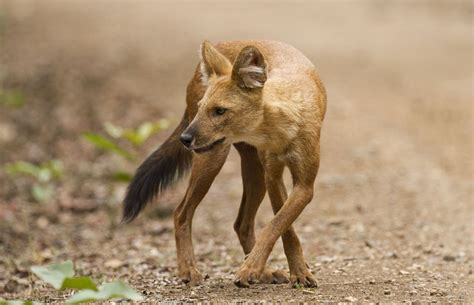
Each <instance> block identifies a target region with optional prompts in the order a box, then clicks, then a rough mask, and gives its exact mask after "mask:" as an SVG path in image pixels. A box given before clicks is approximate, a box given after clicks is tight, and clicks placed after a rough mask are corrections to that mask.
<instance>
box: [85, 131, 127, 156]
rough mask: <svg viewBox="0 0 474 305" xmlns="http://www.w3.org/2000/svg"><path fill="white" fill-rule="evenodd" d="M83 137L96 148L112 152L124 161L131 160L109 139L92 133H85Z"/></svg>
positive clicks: (125, 152)
mask: <svg viewBox="0 0 474 305" xmlns="http://www.w3.org/2000/svg"><path fill="white" fill-rule="evenodd" d="M83 137H84V139H86V140H87V141H89V142H90V143H92V144H94V145H95V146H96V147H97V148H100V149H103V150H106V151H111V152H114V153H116V154H118V155H120V156H122V157H124V158H126V159H132V156H131V155H130V154H129V153H128V152H127V151H125V150H124V149H122V148H120V147H119V146H118V145H117V144H115V143H113V142H112V141H110V140H109V139H106V138H104V137H103V136H101V135H98V134H95V133H92V132H86V133H84V134H83Z"/></svg>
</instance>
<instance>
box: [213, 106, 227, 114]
mask: <svg viewBox="0 0 474 305" xmlns="http://www.w3.org/2000/svg"><path fill="white" fill-rule="evenodd" d="M226 111H227V109H225V108H222V107H216V108H214V114H215V115H223V114H224V113H225V112H226Z"/></svg>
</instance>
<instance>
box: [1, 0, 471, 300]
mask: <svg viewBox="0 0 474 305" xmlns="http://www.w3.org/2000/svg"><path fill="white" fill-rule="evenodd" d="M39 3H40V1H37V2H30V1H16V0H15V1H4V2H0V12H3V13H2V14H0V15H1V16H2V17H1V19H0V20H1V21H2V22H1V24H2V26H1V28H0V29H1V36H0V39H1V40H2V41H3V42H2V43H1V44H0V70H1V72H2V73H1V77H0V85H1V86H3V87H4V88H7V89H16V90H21V91H22V92H24V94H25V96H26V100H27V102H26V105H25V106H24V107H22V108H14V109H13V108H12V109H10V108H5V107H3V108H0V110H1V111H0V164H4V163H6V162H11V161H16V160H28V161H31V162H40V161H44V160H48V159H51V158H57V159H61V160H62V161H63V163H64V165H65V178H64V179H63V180H62V181H61V182H59V183H57V185H56V187H57V191H56V193H55V196H54V197H53V198H52V199H51V200H50V201H48V202H45V203H42V204H38V203H34V202H32V200H31V198H29V196H28V187H29V186H30V185H31V183H32V182H31V181H30V180H29V179H23V178H17V179H12V178H10V177H9V176H7V175H6V174H5V173H4V172H3V171H0V180H1V183H0V297H2V298H6V299H13V298H23V299H25V298H29V299H34V300H38V301H43V302H46V303H51V302H61V301H62V300H64V298H65V297H67V296H69V295H70V294H71V291H65V292H56V291H54V290H53V289H52V288H50V287H48V286H47V285H45V284H43V283H41V281H40V280H39V279H37V278H36V277H34V276H33V275H31V274H30V273H29V267H30V266H31V265H36V264H47V263H50V262H61V261H64V260H68V259H70V260H73V261H74V262H75V266H76V270H77V272H78V273H79V274H83V275H90V276H91V277H93V278H94V279H95V280H97V281H105V280H112V279H121V280H123V281H125V282H128V283H129V284H130V285H131V286H132V287H134V288H135V289H136V290H138V291H139V292H141V293H142V294H143V295H144V296H145V297H146V301H149V302H153V303H155V302H158V301H161V302H177V301H179V302H186V303H187V302H196V301H219V302H233V303H235V302H245V301H252V302H260V301H273V302H280V301H281V302H283V301H284V302H305V301H318V302H357V301H358V302H404V301H412V302H414V301H420V302H440V303H458V302H463V303H469V302H474V296H473V292H472V290H473V289H472V288H473V279H474V276H473V240H472V239H473V238H472V236H473V235H472V232H473V222H472V218H473V216H474V211H473V164H472V160H473V158H472V156H473V148H474V147H473V142H472V139H473V126H472V119H473V108H472V100H473V91H472V84H473V76H472V67H473V62H472V52H473V46H472V20H473V19H472V17H473V9H472V3H471V2H469V1H466V2H463V1H445V2H444V1H431V2H422V1H416V2H410V4H409V3H407V2H393V1H384V2H376V1H373V2H372V1H360V2H357V3H355V2H346V1H333V2H326V1H323V2H308V3H305V2H298V3H297V4H294V3H279V4H269V3H266V4H263V3H255V4H252V5H251V6H250V5H249V3H237V2H228V3H208V2H206V3H201V4H198V3H179V4H171V3H168V4H166V3H153V2H144V1H143V2H139V3H135V2H134V3H133V4H132V3H131V2H127V1H122V2H113V3H112V2H107V1H100V2H79V1H77V2H68V3H61V2H54V1H41V5H40V4H39ZM235 38H266V39H275V40H282V41H286V42H289V43H291V44H293V45H294V46H296V47H297V48H299V49H301V50H302V51H303V52H304V53H305V54H307V56H308V57H309V58H310V59H311V60H312V61H313V62H314V63H315V65H316V66H317V67H318V69H319V71H320V74H321V76H322V78H323V80H324V81H325V83H326V86H327V90H328V113H327V117H326V120H325V124H324V127H323V136H322V165H321V169H320V173H319V175H318V178H317V184H316V186H315V191H316V192H315V198H314V199H313V202H312V203H311V204H310V205H309V206H308V207H307V208H306V209H305V211H304V212H303V214H302V215H301V217H300V218H299V219H298V220H297V222H296V224H295V228H296V231H297V232H298V233H299V235H300V237H301V240H302V244H303V248H304V251H305V253H306V257H307V260H308V261H309V264H310V265H311V267H312V269H313V271H314V273H315V276H316V278H317V280H318V283H319V287H318V288H317V289H290V288H288V287H287V286H286V285H262V284H257V285H253V286H252V287H251V288H249V289H239V288H237V287H235V286H234V285H233V283H232V279H233V274H234V271H235V270H236V269H237V268H238V266H239V265H240V263H241V262H242V260H243V252H242V250H241V249H240V246H239V242H238V239H237V237H236V235H235V234H234V232H233V228H232V224H233V221H234V219H235V217H236V216H237V211H238V204H239V203H240V196H241V192H242V184H241V178H240V173H239V171H240V164H239V159H238V155H237V153H236V152H235V151H233V152H232V153H231V156H230V158H229V159H228V161H227V163H226V164H225V166H224V168H223V169H222V172H221V173H220V175H219V176H218V177H217V179H216V182H215V183H214V185H213V186H212V188H211V190H210V192H209V194H208V195H207V196H206V198H205V199H204V200H203V202H202V204H201V205H200V207H199V208H198V210H197V212H196V216H195V220H194V222H193V230H194V245H195V251H196V254H197V258H198V264H199V267H200V269H201V271H203V272H204V273H206V274H207V275H208V276H209V277H208V279H207V280H206V281H205V284H204V285H202V286H199V287H192V288H190V287H187V286H185V285H184V284H182V283H180V282H178V280H177V279H176V277H175V273H176V261H175V248H174V247H175V246H174V236H173V223H172V219H171V217H170V215H171V212H172V209H173V207H174V206H175V205H176V204H177V203H178V202H179V201H180V199H181V197H182V196H183V195H184V190H185V187H186V181H183V183H181V184H179V185H177V186H176V187H175V188H174V189H172V190H170V191H169V192H168V193H167V194H166V195H165V196H163V197H162V198H160V199H159V200H157V202H156V204H154V205H152V206H151V207H150V208H149V209H148V210H147V211H146V212H145V213H144V214H143V215H142V216H140V218H139V219H138V220H136V221H135V222H133V223H132V224H130V225H127V226H123V225H120V224H119V223H118V220H119V216H120V215H119V213H120V205H119V203H120V199H121V197H122V195H123V192H124V188H125V186H124V185H123V184H119V183H114V182H112V181H111V180H110V179H108V178H107V176H106V173H110V172H111V171H112V170H114V169H117V168H125V169H128V170H132V169H133V168H135V166H136V165H138V163H139V162H140V160H141V159H142V158H144V157H145V156H146V155H147V153H149V152H150V151H151V150H152V149H153V148H154V147H156V145H157V144H159V143H160V142H161V141H163V140H164V139H165V138H166V136H167V134H169V132H170V131H169V130H168V131H164V132H162V133H160V134H158V135H156V136H154V137H153V138H152V139H151V140H150V141H148V142H147V144H146V145H144V146H143V147H141V148H140V149H139V150H138V154H139V158H137V160H135V161H132V162H124V161H122V160H121V159H120V158H117V157H114V156H111V155H110V154H106V153H101V152H98V151H97V150H95V149H94V148H93V147H91V145H89V144H88V143H86V142H84V141H83V140H82V139H81V137H80V134H81V133H82V132H84V131H96V132H99V131H100V130H101V128H102V127H101V125H102V123H103V122H106V121H111V122H113V123H115V124H118V125H121V126H128V127H134V126H137V125H139V124H140V123H141V122H144V121H147V120H148V121H149V120H156V119H158V118H163V117H166V118H169V119H170V121H171V124H172V125H173V126H174V125H175V124H176V122H177V120H178V119H179V118H180V116H181V113H182V111H183V109H184V93H185V86H186V82H187V80H188V77H190V75H191V74H192V71H193V69H194V66H195V64H196V62H197V54H196V50H197V47H198V45H199V43H200V42H201V41H202V40H203V39H209V40H211V41H214V42H215V41H219V40H225V39H235ZM0 88H1V87H0ZM0 107H2V106H0ZM286 178H287V181H288V184H287V185H288V186H290V179H289V177H286ZM271 216H272V212H271V208H270V204H269V202H268V199H267V198H266V199H265V201H264V202H263V204H262V207H261V209H260V211H259V214H258V217H257V228H262V227H263V226H264V224H265V223H267V222H268V221H269V219H271ZM269 263H270V264H271V265H272V266H274V267H280V268H284V269H287V264H286V260H285V257H284V254H283V249H282V246H281V243H279V244H278V245H277V246H276V247H275V249H274V251H273V253H272V256H271V258H270V261H269Z"/></svg>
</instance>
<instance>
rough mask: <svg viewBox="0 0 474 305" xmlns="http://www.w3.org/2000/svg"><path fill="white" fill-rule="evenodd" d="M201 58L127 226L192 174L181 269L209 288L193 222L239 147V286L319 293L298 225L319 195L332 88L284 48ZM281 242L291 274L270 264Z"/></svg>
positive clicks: (135, 196)
mask: <svg viewBox="0 0 474 305" xmlns="http://www.w3.org/2000/svg"><path fill="white" fill-rule="evenodd" d="M200 56H201V61H200V64H199V66H198V68H197V69H196V71H195V73H194V76H193V78H192V79H191V81H190V82H189V85H188V88H187V96H186V102H187V107H186V111H185V114H184V117H183V119H182V121H181V123H180V124H179V126H178V127H177V128H176V130H175V131H174V132H173V133H172V135H171V136H170V137H169V138H168V139H167V140H166V141H165V142H164V143H163V144H162V145H161V147H159V148H158V149H157V150H156V151H155V152H153V153H152V154H151V155H150V156H149V157H148V158H147V159H146V160H145V161H144V162H143V164H142V165H140V167H139V168H138V169H137V172H136V174H135V177H134V178H133V180H132V182H131V183H130V185H129V187H128V191H127V194H126V197H125V200H124V209H123V220H124V221H125V222H129V221H131V220H133V219H134V218H135V217H136V216H137V215H138V213H139V212H140V211H141V210H142V209H143V208H144V207H145V205H146V204H147V202H149V201H151V200H152V199H153V198H154V197H155V196H156V195H157V194H158V193H160V192H162V191H164V190H165V189H166V188H167V187H168V186H170V185H171V184H172V183H173V182H175V181H176V180H177V179H178V178H180V177H182V176H183V174H185V173H186V171H187V170H188V169H189V168H190V169H191V177H190V181H189V186H188V189H187V191H186V195H185V197H184V199H183V201H181V203H180V204H179V205H178V207H177V208H176V209H175V211H174V224H175V236H176V247H177V256H178V272H179V277H180V278H181V279H182V280H183V281H185V282H187V283H190V284H192V285H196V284H199V283H201V281H202V280H203V277H202V276H201V273H200V272H199V271H198V269H197V267H196V259H195V257H194V252H193V245H192V239H191V223H192V218H193V214H194V211H195V209H196V207H197V206H198V205H199V203H200V202H201V200H202V199H203V197H204V195H206V193H207V191H208V189H209V187H210V186H211V184H212V182H213V180H214V178H215V177H216V175H217V173H218V172H219V170H220V169H221V167H222V165H223V164H224V162H225V160H226V157H227V155H228V153H229V150H230V147H231V146H232V145H233V146H234V147H235V148H236V149H237V150H238V152H239V154H240V157H241V161H242V180H243V189H244V190H243V196H242V201H241V204H240V210H239V213H238V216H237V219H236V221H235V224H234V228H235V231H236V232H237V235H238V237H239V240H240V243H241V245H242V248H243V250H244V253H245V254H246V259H245V260H244V262H243V264H242V266H241V267H240V269H239V270H238V271H237V274H236V279H235V284H236V285H237V286H239V287H248V286H249V284H251V283H255V282H264V283H283V282H288V281H290V282H291V283H292V284H293V285H294V286H297V285H302V286H306V287H315V286H316V281H315V280H314V278H313V275H312V274H311V272H310V270H309V269H308V265H307V264H306V262H305V259H304V256H303V250H302V248H301V244H300V241H299V239H298V236H297V235H296V233H295V231H294V229H293V227H292V223H293V222H294V221H295V219H296V218H297V217H298V215H300V213H301V212H302V211H303V209H304V207H305V206H306V205H307V204H308V203H309V202H310V201H311V199H312V198H313V187H314V181H315V178H316V174H317V172H318V167H319V143H320V133H321V124H322V122H323V118H324V114H325V111H326V91H325V89H324V86H323V84H322V82H321V80H320V79H319V76H318V74H317V72H316V70H315V68H314V66H313V64H312V63H311V62H310V61H309V60H308V59H307V58H306V57H305V56H304V55H303V54H302V53H300V52H299V51H298V50H296V49H295V48H293V47H292V46H290V45H287V44H284V43H281V42H274V41H260V40H254V41H229V42H222V43H219V44H217V45H216V46H213V45H211V44H210V43H209V42H207V41H205V42H204V43H203V44H202V45H201V49H200ZM285 166H287V167H288V168H289V170H290V172H291V175H292V178H293V190H292V192H291V194H290V195H289V196H288V195H287V192H286V189H285V185H284V184H283V179H282V173H283V169H284V168H285ZM266 191H268V194H269V197H270V201H271V205H272V208H273V211H274V213H275V216H274V218H273V219H272V220H271V221H270V223H268V224H267V225H266V226H265V227H264V228H263V229H262V231H261V233H260V234H259V236H258V238H255V232H254V220H255V214H256V212H257V210H258V207H259V205H260V203H261V201H262V199H263V197H264V195H265V192H266ZM280 236H281V237H282V239H283V245H284V250H285V254H286V257H287V259H288V265H289V270H290V276H289V277H288V275H287V274H286V273H285V272H284V271H281V270H273V269H270V268H268V267H266V262H267V259H268V256H269V255H270V252H271V251H272V249H273V246H274V245H275V242H276V241H277V239H278V238H279V237H280Z"/></svg>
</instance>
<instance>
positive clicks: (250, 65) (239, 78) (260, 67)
mask: <svg viewBox="0 0 474 305" xmlns="http://www.w3.org/2000/svg"><path fill="white" fill-rule="evenodd" d="M266 66H267V65H266V64H265V59H264V58H263V55H262V53H260V51H259V50H258V49H257V48H256V47H254V46H248V47H245V48H243V49H242V51H240V53H239V55H238V56H237V59H236V60H235V62H234V67H233V69H232V79H233V80H234V81H235V82H236V83H237V85H238V86H239V87H241V88H248V89H253V88H261V87H263V85H264V84H265V81H266V80H267V72H266V70H265V69H266Z"/></svg>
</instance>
